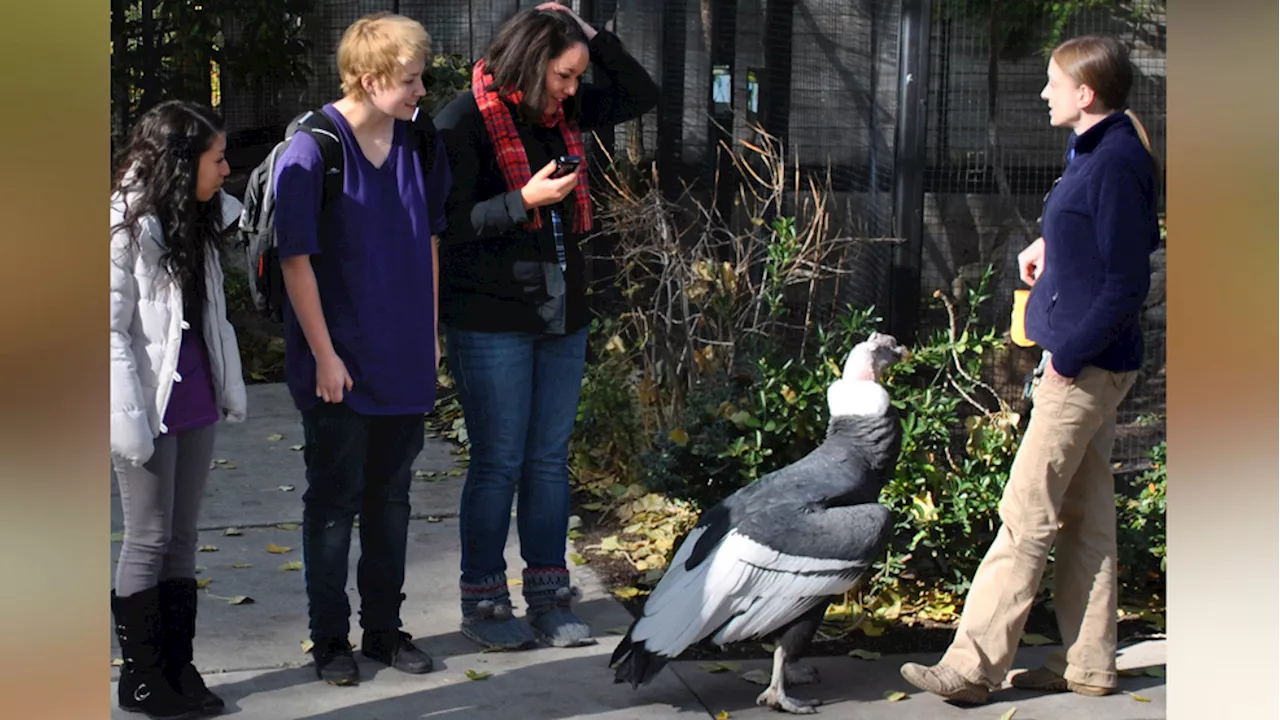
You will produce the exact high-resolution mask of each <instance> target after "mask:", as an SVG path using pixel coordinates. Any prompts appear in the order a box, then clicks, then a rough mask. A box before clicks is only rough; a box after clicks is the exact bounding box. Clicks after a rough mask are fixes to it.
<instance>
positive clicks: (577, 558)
mask: <svg viewBox="0 0 1280 720" xmlns="http://www.w3.org/2000/svg"><path fill="white" fill-rule="evenodd" d="M569 559H570V560H572V561H573V564H574V565H586V564H587V559H586V558H584V557H582V556H581V555H579V554H578V553H569Z"/></svg>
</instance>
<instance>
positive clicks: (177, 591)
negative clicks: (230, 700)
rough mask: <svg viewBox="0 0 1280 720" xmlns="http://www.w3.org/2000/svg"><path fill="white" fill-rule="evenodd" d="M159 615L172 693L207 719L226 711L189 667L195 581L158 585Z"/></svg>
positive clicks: (194, 620)
mask: <svg viewBox="0 0 1280 720" xmlns="http://www.w3.org/2000/svg"><path fill="white" fill-rule="evenodd" d="M160 615H161V617H162V618H163V624H164V645H163V647H164V654H163V658H162V660H163V662H162V664H163V666H164V675H165V677H166V678H168V680H169V684H170V685H172V686H173V689H174V690H177V691H178V692H180V693H182V694H183V695H184V696H186V697H187V698H189V699H191V700H193V701H194V702H195V703H196V704H197V705H199V706H200V709H201V710H202V711H203V712H204V713H205V714H207V715H217V714H218V713H221V712H222V711H223V709H224V708H225V707H226V703H224V702H223V701H222V698H220V697H218V696H217V695H214V694H213V693H212V692H210V691H209V688H208V687H206V686H205V684H204V679H203V678H201V677H200V673H199V672H197V671H196V667H195V665H192V664H191V658H192V648H191V641H192V640H194V639H195V636H196V579H195V578H175V579H172V580H165V581H163V582H161V583H160Z"/></svg>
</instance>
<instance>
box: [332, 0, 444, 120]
mask: <svg viewBox="0 0 1280 720" xmlns="http://www.w3.org/2000/svg"><path fill="white" fill-rule="evenodd" d="M430 55H431V36H430V35H428V34H427V30H426V28H424V27H422V24H421V23H419V22H418V21H416V20H411V19H409V18H407V17H405V16H403V15H394V14H392V13H387V12H379V13H373V14H372V15H366V16H364V17H362V18H360V19H359V20H357V21H355V22H354V23H352V25H351V27H349V28H347V30H346V32H344V33H343V34H342V41H341V42H340V43H339V44H338V74H339V76H341V78H342V94H343V95H345V96H347V97H351V98H354V99H356V100H363V99H364V97H365V90H364V86H363V85H362V84H361V83H360V79H361V78H362V77H364V76H365V75H372V76H373V77H374V78H375V81H376V82H377V83H378V84H379V85H385V84H386V83H387V82H388V81H389V80H391V78H392V76H393V75H395V74H396V73H398V72H399V71H400V69H401V68H403V67H404V66H405V65H408V64H409V63H411V62H414V61H415V60H422V61H424V62H425V61H426V60H427V58H428V57H430Z"/></svg>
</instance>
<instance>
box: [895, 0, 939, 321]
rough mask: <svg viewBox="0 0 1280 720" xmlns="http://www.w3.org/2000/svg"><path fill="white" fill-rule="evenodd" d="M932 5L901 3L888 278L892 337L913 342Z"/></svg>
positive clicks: (923, 0) (917, 0) (927, 0)
mask: <svg viewBox="0 0 1280 720" xmlns="http://www.w3.org/2000/svg"><path fill="white" fill-rule="evenodd" d="M932 6H933V3H932V2H931V0H902V11H901V16H900V31H899V32H900V35H899V43H898V117H897V128H896V132H895V136H894V163H893V165H894V168H893V169H894V184H893V220H894V234H895V235H896V236H897V237H900V238H902V239H903V240H904V242H902V243H899V244H898V245H896V246H895V247H894V251H893V262H892V268H891V275H890V281H889V282H890V292H891V299H890V306H889V327H890V332H891V333H893V335H894V336H895V337H897V338H899V339H900V340H902V341H903V342H908V341H910V340H911V339H913V338H914V337H915V334H916V325H917V323H918V321H919V317H920V291H921V288H920V275H921V270H922V265H923V250H924V174H925V153H926V152H927V137H926V135H925V131H926V129H927V126H928V105H929V63H930V57H929V26H930V21H931V19H932V11H933V7H932Z"/></svg>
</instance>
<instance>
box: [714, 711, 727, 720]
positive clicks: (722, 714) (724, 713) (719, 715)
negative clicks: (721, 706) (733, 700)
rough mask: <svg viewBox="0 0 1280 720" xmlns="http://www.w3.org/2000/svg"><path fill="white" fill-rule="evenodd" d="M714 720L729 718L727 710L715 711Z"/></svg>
mask: <svg viewBox="0 0 1280 720" xmlns="http://www.w3.org/2000/svg"><path fill="white" fill-rule="evenodd" d="M716 720H729V711H728V710H721V711H720V712H718V713H716Z"/></svg>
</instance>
